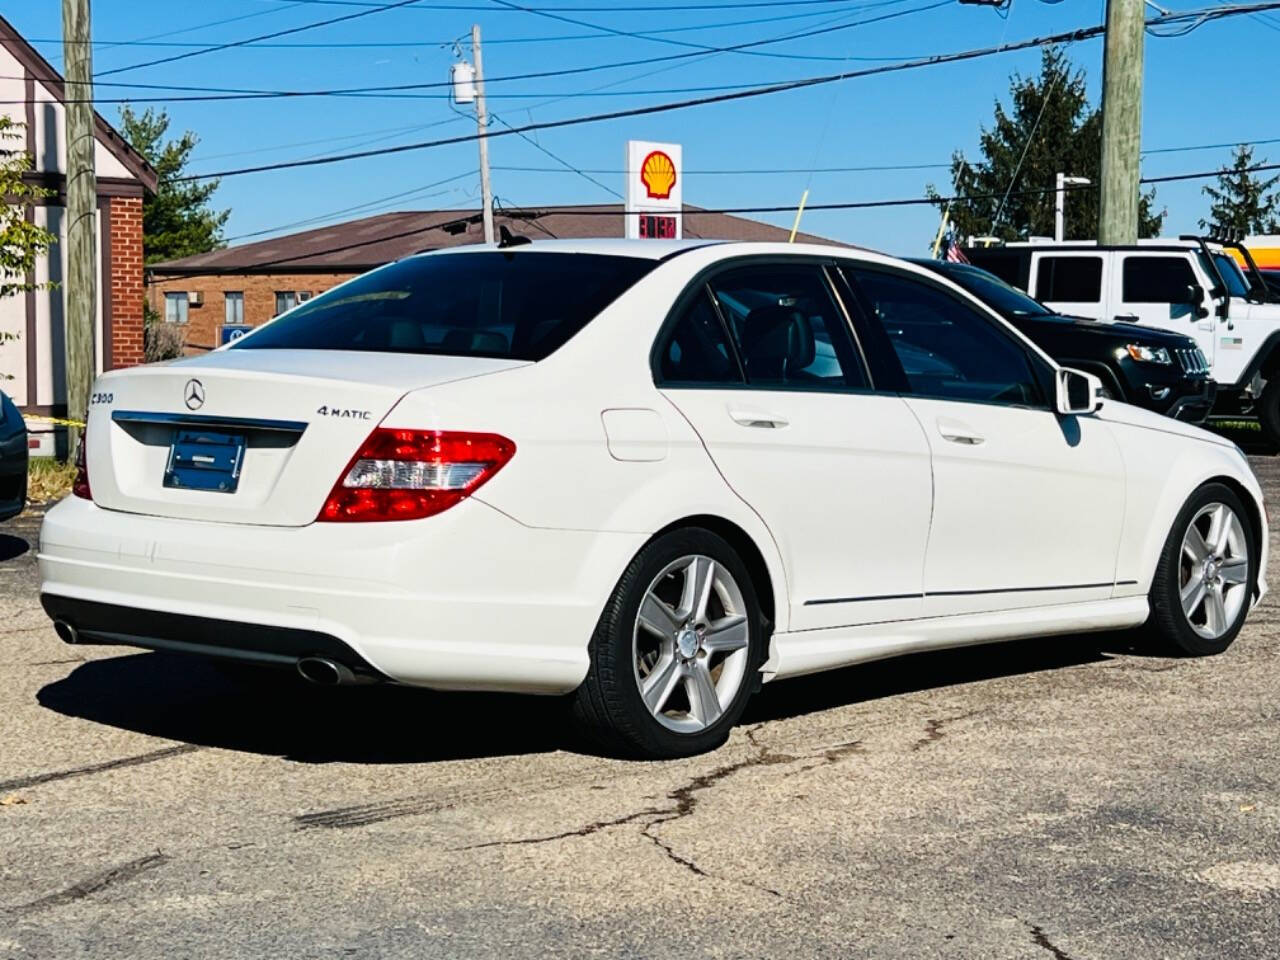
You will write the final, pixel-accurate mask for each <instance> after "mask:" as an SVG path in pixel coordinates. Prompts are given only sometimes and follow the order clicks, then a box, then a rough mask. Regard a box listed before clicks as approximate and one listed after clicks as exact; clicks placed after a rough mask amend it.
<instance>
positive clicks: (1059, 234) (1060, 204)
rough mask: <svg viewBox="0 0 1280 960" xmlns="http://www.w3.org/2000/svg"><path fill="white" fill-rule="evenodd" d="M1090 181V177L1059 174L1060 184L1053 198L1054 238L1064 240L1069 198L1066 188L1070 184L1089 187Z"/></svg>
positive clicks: (1059, 240)
mask: <svg viewBox="0 0 1280 960" xmlns="http://www.w3.org/2000/svg"><path fill="white" fill-rule="evenodd" d="M1090 182H1091V181H1090V180H1089V178H1088V177H1068V176H1067V175H1066V174H1065V173H1060V174H1058V184H1057V189H1056V190H1055V192H1054V200H1053V239H1054V240H1057V241H1058V242H1059V243H1061V242H1062V240H1063V234H1064V233H1065V232H1066V224H1065V220H1066V216H1065V213H1064V210H1065V208H1066V200H1067V191H1066V188H1067V187H1068V186H1072V187H1087V186H1088V185H1089V183H1090Z"/></svg>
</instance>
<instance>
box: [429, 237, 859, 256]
mask: <svg viewBox="0 0 1280 960" xmlns="http://www.w3.org/2000/svg"><path fill="white" fill-rule="evenodd" d="M709 247H715V248H716V250H717V251H718V252H722V253H723V254H724V255H725V256H744V255H750V254H781V253H789V254H798V255H808V256H814V255H818V256H833V255H835V254H839V255H841V256H848V255H850V254H857V255H864V254H867V253H870V251H867V250H863V249H861V248H858V247H847V246H841V245H839V244H820V243H782V242H780V241H760V240H715V239H686V240H627V239H624V238H622V237H589V238H581V239H569V238H564V239H560V238H557V239H551V238H548V239H546V240H531V241H530V242H528V243H519V244H515V245H514V246H509V247H501V248H497V247H490V246H487V245H485V244H480V243H472V244H466V245H464V246H458V247H447V248H445V249H443V250H431V251H426V252H424V253H419V254H414V256H419V257H449V256H457V255H458V254H465V253H475V252H477V251H481V250H494V249H501V250H502V251H503V252H504V253H512V254H519V253H522V252H524V253H590V254H596V255H597V256H614V257H640V258H643V259H646V260H666V259H668V258H669V257H673V256H676V255H678V254H681V253H687V252H689V251H692V250H701V249H706V248H709Z"/></svg>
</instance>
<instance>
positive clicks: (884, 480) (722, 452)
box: [654, 258, 932, 630]
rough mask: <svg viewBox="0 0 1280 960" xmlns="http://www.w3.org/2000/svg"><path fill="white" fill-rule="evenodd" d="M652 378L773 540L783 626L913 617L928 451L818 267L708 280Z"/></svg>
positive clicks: (671, 331) (927, 500) (730, 270)
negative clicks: (872, 371) (880, 380)
mask: <svg viewBox="0 0 1280 960" xmlns="http://www.w3.org/2000/svg"><path fill="white" fill-rule="evenodd" d="M654 368H655V369H654V373H655V379H656V380H657V382H658V384H659V387H660V388H661V390H662V392H663V394H664V395H665V396H666V397H667V398H668V399H669V400H670V401H671V402H672V403H673V404H675V406H676V407H677V408H678V409H679V410H680V412H681V413H682V414H683V415H684V416H685V417H686V418H687V419H688V420H689V422H690V423H691V424H692V425H693V427H694V429H695V430H697V432H698V435H699V436H700V437H701V438H702V441H703V443H704V444H705V445H706V448H707V451H708V453H709V454H710V455H711V457H712V459H713V460H714V461H715V464H716V466H717V468H718V469H719V470H720V472H721V474H722V475H723V476H724V478H725V480H726V481H727V482H728V484H729V486H730V487H732V488H733V490H734V491H735V492H736V493H737V494H738V495H739V496H740V497H741V498H742V499H743V500H744V501H746V503H748V504H749V505H750V506H751V507H752V508H753V509H754V510H755V511H756V513H758V514H759V515H760V517H761V518H762V519H763V521H764V523H765V524H766V526H767V527H768V528H769V531H770V533H771V534H772V536H773V538H774V540H775V541H776V543H777V546H778V549H779V552H780V554H781V556H782V560H783V564H784V566H785V569H786V576H787V588H788V594H789V597H790V607H791V609H790V617H789V621H788V625H789V629H791V630H812V629H821V628H825V627H837V626H844V625H850V624H855V623H867V622H873V621H884V620H896V619H907V618H911V617H915V616H918V615H919V613H920V604H921V576H922V572H923V570H924V557H925V545H926V541H927V538H928V530H929V512H930V507H931V498H932V479H931V475H930V467H929V456H930V454H929V444H928V441H927V440H926V439H925V436H924V433H923V431H922V430H921V429H920V426H919V423H918V422H917V421H916V418H915V417H914V415H913V414H912V413H911V411H910V410H909V409H908V408H907V405H906V403H905V401H903V399H902V398H901V397H899V396H898V395H896V394H894V393H884V392H879V393H878V392H876V391H875V390H874V389H873V388H874V384H873V383H872V382H871V380H870V377H869V374H868V371H867V369H866V367H865V366H864V362H863V358H862V356H861V352H860V347H859V345H858V343H857V340H856V338H855V337H854V336H853V334H852V331H851V329H850V327H849V324H848V319H847V315H846V314H845V311H844V306H843V304H842V303H841V302H840V301H839V300H838V299H837V297H836V295H835V292H834V290H833V288H832V286H831V284H830V281H829V278H828V276H827V273H826V269H825V267H824V265H823V264H822V263H821V262H818V261H815V260H804V259H799V258H788V259H783V260H777V259H769V260H763V261H760V260H756V261H752V262H750V264H749V265H744V264H743V263H741V262H739V263H738V265H737V266H728V267H727V268H724V269H720V270H718V271H717V272H714V273H712V274H710V275H707V276H704V277H703V278H702V279H700V280H699V281H698V282H697V283H696V284H694V285H693V287H692V288H691V289H690V290H688V291H686V293H685V295H684V297H683V298H682V300H681V302H680V303H679V304H678V305H677V307H676V309H675V310H674V311H673V313H672V316H671V318H669V321H668V323H667V325H666V326H665V327H664V332H663V333H662V334H661V336H660V339H659V341H658V343H657V345H656V350H655V357H654ZM779 619H780V620H781V617H779Z"/></svg>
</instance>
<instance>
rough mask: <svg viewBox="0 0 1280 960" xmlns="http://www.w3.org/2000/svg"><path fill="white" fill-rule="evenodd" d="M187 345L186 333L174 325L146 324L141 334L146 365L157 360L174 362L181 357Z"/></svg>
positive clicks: (161, 322)
mask: <svg viewBox="0 0 1280 960" xmlns="http://www.w3.org/2000/svg"><path fill="white" fill-rule="evenodd" d="M186 345H187V331H186V329H185V328H183V327H180V326H178V324H176V323H165V322H164V321H163V320H162V321H160V322H158V323H151V324H148V325H147V327H146V330H145V332H144V333H143V351H144V354H145V356H146V360H147V363H155V362H157V361H159V360H174V359H177V358H178V357H180V356H182V350H183V348H184V347H185V346H186Z"/></svg>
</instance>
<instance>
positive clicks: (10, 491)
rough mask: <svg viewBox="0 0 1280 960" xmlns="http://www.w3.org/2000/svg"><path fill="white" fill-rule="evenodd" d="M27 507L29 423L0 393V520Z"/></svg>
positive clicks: (11, 402) (4, 395)
mask: <svg viewBox="0 0 1280 960" xmlns="http://www.w3.org/2000/svg"><path fill="white" fill-rule="evenodd" d="M26 505H27V423H26V421H25V420H23V419H22V414H21V413H19V412H18V408H17V407H15V406H14V405H13V401H12V400H10V399H9V395H8V394H7V393H5V392H4V391H3V390H0V520H8V519H9V518H10V517H16V516H17V515H18V514H20V513H21V512H22V508H23V507H25V506H26Z"/></svg>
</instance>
